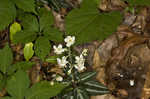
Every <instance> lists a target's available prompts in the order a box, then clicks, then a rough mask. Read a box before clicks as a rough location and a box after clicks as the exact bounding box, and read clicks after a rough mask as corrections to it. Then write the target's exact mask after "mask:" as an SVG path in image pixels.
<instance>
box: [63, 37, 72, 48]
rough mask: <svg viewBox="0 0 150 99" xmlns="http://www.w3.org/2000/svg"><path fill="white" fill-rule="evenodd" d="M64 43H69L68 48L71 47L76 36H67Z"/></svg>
mask: <svg viewBox="0 0 150 99" xmlns="http://www.w3.org/2000/svg"><path fill="white" fill-rule="evenodd" d="M64 41H65V42H66V43H67V44H66V46H67V47H70V46H71V45H73V44H74V43H75V36H67V37H66V38H65V39H64Z"/></svg>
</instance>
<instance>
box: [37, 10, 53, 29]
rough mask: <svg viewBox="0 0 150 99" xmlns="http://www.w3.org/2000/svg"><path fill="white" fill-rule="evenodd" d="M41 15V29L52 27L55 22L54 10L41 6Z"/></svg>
mask: <svg viewBox="0 0 150 99" xmlns="http://www.w3.org/2000/svg"><path fill="white" fill-rule="evenodd" d="M39 16H40V20H39V23H40V31H42V30H44V29H45V28H49V27H51V25H52V24H53V23H54V18H53V15H52V12H50V11H48V10H47V9H45V8H41V9H40V10H39Z"/></svg>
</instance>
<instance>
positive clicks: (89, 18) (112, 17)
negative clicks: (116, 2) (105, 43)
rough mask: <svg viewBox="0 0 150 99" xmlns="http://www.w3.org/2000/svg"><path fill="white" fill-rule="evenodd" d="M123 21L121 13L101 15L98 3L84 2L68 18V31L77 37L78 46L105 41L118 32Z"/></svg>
mask: <svg viewBox="0 0 150 99" xmlns="http://www.w3.org/2000/svg"><path fill="white" fill-rule="evenodd" d="M121 19H122V17H121V14H120V12H116V11H113V12H110V13H100V12H99V11H98V9H97V4H96V2H94V1H91V0H84V1H83V3H82V5H81V8H80V9H74V10H73V11H71V12H70V13H69V15H68V16H67V17H66V31H67V33H68V35H74V36H76V38H77V40H76V41H77V42H76V44H82V43H87V42H90V41H93V40H104V39H105V38H106V37H108V36H109V35H111V34H112V33H113V32H115V31H116V28H117V26H118V25H119V24H120V22H121Z"/></svg>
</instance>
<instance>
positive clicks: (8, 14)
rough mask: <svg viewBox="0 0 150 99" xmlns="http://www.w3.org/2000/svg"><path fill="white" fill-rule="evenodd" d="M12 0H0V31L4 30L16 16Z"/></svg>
mask: <svg viewBox="0 0 150 99" xmlns="http://www.w3.org/2000/svg"><path fill="white" fill-rule="evenodd" d="M11 1H12V0H0V31H2V30H4V29H5V28H6V27H7V26H8V25H9V24H10V23H11V22H12V21H13V20H14V19H15V17H16V8H15V5H14V4H13V3H12V2H11Z"/></svg>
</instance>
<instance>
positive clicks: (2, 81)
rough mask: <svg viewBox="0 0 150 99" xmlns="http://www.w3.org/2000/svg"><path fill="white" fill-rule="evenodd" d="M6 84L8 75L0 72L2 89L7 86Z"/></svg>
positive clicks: (0, 88)
mask: <svg viewBox="0 0 150 99" xmlns="http://www.w3.org/2000/svg"><path fill="white" fill-rule="evenodd" d="M5 85H6V77H4V76H3V75H2V74H0V91H1V90H2V89H3V88H5Z"/></svg>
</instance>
